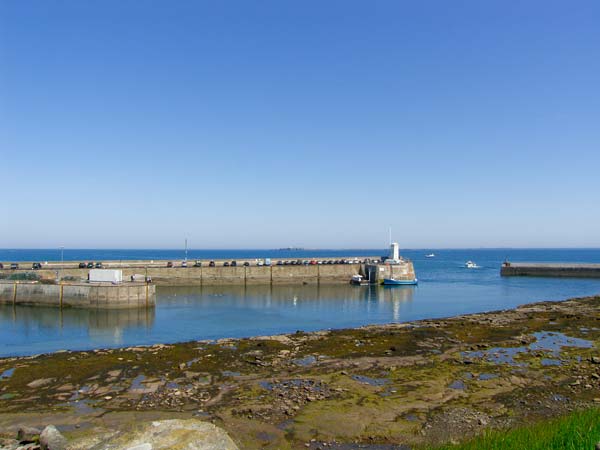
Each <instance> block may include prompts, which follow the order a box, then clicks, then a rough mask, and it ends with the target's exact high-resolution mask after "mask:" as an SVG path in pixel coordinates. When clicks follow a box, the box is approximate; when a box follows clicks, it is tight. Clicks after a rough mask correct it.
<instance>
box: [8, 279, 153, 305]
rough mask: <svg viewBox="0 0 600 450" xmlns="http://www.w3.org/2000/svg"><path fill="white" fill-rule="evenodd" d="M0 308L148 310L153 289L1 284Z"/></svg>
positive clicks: (131, 285) (136, 285)
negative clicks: (48, 307)
mask: <svg viewBox="0 0 600 450" xmlns="http://www.w3.org/2000/svg"><path fill="white" fill-rule="evenodd" d="M0 304H9V305H15V306H16V305H43V306H56V307H60V308H97V309H122V308H149V307H152V306H154V305H155V304H156V287H155V286H154V285H152V284H146V283H121V284H106V283H61V284H42V283H39V282H32V281H6V280H0Z"/></svg>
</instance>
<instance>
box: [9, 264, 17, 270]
mask: <svg viewBox="0 0 600 450" xmlns="http://www.w3.org/2000/svg"><path fill="white" fill-rule="evenodd" d="M10 268H11V269H12V270H16V269H18V268H19V265H18V264H17V263H11V265H10Z"/></svg>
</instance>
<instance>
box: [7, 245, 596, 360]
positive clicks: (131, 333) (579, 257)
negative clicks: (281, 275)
mask: <svg viewBox="0 0 600 450" xmlns="http://www.w3.org/2000/svg"><path fill="white" fill-rule="evenodd" d="M431 252H433V253H435V254H436V257H435V258H425V255H426V254H428V253H431ZM382 253H385V250H360V251H357V250H352V251H350V250H345V251H337V250H335V251H334V250H320V251H314V250H313V251H285V252H283V251H282V252H280V251H268V250H257V251H251V250H244V251H234V250H220V251H214V250H211V251H196V250H191V251H189V252H188V258H190V259H196V258H199V259H211V258H231V259H234V258H237V259H241V258H244V257H248V258H254V257H271V258H275V259H277V258H288V259H291V258H294V257H297V258H303V257H309V256H317V257H325V256H343V255H357V256H362V255H378V254H382ZM402 253H403V255H404V256H406V257H408V258H411V259H412V260H413V262H414V263H415V269H416V271H417V276H418V278H419V285H418V286H416V287H392V288H386V287H355V286H350V285H333V286H274V287H271V286H248V287H244V286H229V287H194V288H170V287H159V288H157V306H156V307H155V308H153V309H150V310H131V311H118V310H116V311H102V310H100V311H95V310H69V309H66V310H63V311H60V310H59V309H57V308H43V307H16V308H13V307H12V306H0V355H1V356H8V355H29V354H37V353H45V352H51V351H56V350H61V349H72V350H77V349H91V348H106V347H120V346H130V345H142V344H153V343H159V342H164V343H167V342H179V341H187V340H195V339H217V338H222V337H244V336H254V335H265V334H275V333H286V332H294V331H296V330H305V331H309V330H319V329H327V328H344V327H355V326H361V325H366V324H380V323H389V322H403V321H410V320H415V319H422V318H429V317H446V316H451V315H456V314H463V313H471V312H481V311H490V310H497V309H505V308H512V307H515V306H517V305H520V304H524V303H529V302H533V301H539V300H560V299H566V298H570V297H576V296H587V295H594V294H600V279H597V280H586V279H552V278H526V277H523V278H501V277H500V265H501V263H502V261H504V260H505V258H507V257H508V258H509V259H510V260H511V261H514V262H516V261H558V262H560V261H562V262H595V263H600V249H587V250H586V249H581V250H564V249H549V250H534V249H531V250H522V249H519V250H513V249H508V250H507V249H502V250H488V249H486V250H480V249H473V250H468V249H464V250H435V249H433V250H431V249H426V250H406V251H403V252H402ZM57 255H58V257H57ZM182 256H183V252H182V251H181V250H132V251H129V250H65V255H64V257H65V260H76V261H77V260H114V259H123V260H126V259H174V260H175V259H179V258H181V257H182ZM57 259H60V251H57V250H0V261H31V260H35V261H45V260H57ZM467 260H473V261H475V262H476V263H477V264H479V265H480V266H481V268H480V269H474V270H469V269H465V268H464V263H465V261H467Z"/></svg>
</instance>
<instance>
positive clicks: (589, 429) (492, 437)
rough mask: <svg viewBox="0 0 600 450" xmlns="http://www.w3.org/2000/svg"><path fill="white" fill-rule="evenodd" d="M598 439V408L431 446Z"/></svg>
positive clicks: (452, 448)
mask: <svg viewBox="0 0 600 450" xmlns="http://www.w3.org/2000/svg"><path fill="white" fill-rule="evenodd" d="M597 442H600V409H598V408H592V409H587V410H584V411H577V412H573V413H570V414H568V415H566V416H563V417H560V418H557V419H552V420H548V421H543V422H539V423H535V424H532V425H528V426H523V427H519V428H515V429H512V430H490V431H487V432H485V433H484V434H483V435H481V436H478V437H476V438H474V439H472V440H470V441H467V442H463V443H461V444H457V445H451V444H446V445H442V446H441V447H429V449H430V450H433V449H435V450H487V449H489V450H593V449H594V448H595V445H596V443H597Z"/></svg>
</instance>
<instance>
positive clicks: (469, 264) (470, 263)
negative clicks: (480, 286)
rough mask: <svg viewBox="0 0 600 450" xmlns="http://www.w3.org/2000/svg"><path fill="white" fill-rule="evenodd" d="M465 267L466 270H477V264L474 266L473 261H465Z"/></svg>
mask: <svg viewBox="0 0 600 450" xmlns="http://www.w3.org/2000/svg"><path fill="white" fill-rule="evenodd" d="M465 267H466V268H467V269H479V266H478V265H477V264H475V263H474V262H473V261H467V262H466V263H465Z"/></svg>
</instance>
